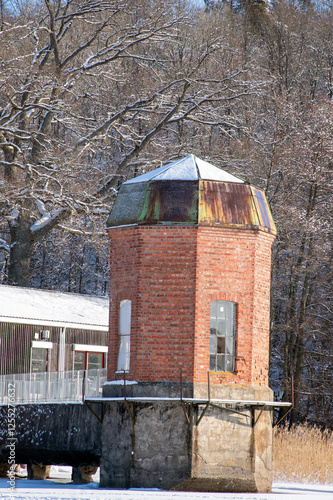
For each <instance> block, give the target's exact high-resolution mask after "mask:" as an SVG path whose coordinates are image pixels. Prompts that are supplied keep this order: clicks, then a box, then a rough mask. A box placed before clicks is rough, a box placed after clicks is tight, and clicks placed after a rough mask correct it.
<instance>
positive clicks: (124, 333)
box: [117, 300, 132, 371]
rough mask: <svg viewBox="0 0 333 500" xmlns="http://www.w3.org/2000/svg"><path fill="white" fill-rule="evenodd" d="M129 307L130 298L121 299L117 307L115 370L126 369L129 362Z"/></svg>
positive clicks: (130, 307)
mask: <svg viewBox="0 0 333 500" xmlns="http://www.w3.org/2000/svg"><path fill="white" fill-rule="evenodd" d="M131 309H132V302H131V301H130V300H122V301H121V302H120V308H119V346H118V364H117V371H123V370H125V371H128V370H129V363H130V341H131Z"/></svg>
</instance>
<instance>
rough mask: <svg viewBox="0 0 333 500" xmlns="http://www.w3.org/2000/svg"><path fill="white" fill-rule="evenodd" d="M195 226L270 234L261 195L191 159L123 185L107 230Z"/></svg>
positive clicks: (271, 227)
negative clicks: (234, 228)
mask: <svg viewBox="0 0 333 500" xmlns="http://www.w3.org/2000/svg"><path fill="white" fill-rule="evenodd" d="M151 224H199V225H209V226H212V225H213V226H227V227H243V228H248V229H262V230H265V231H268V232H272V233H274V234H275V233H276V230H275V225H274V222H273V219H272V216H271V213H270V210H269V206H268V203H267V200H266V198H265V194H264V193H263V191H262V190H260V189H258V188H256V187H254V186H250V185H249V184H247V183H245V182H244V181H242V180H241V179H238V178H237V177H235V176H233V175H231V174H229V173H228V172H225V171H223V170H221V169H219V168H217V167H215V166H214V165H212V164H210V163H207V162H206V161H203V160H201V159H200V158H197V157H196V156H195V155H193V154H191V155H188V156H186V157H185V158H182V159H180V160H177V161H175V162H172V163H168V164H167V165H164V166H162V167H160V168H157V169H155V170H152V171H151V172H147V173H145V174H143V175H140V176H138V177H135V178H134V179H131V180H129V181H127V182H124V183H123V184H122V186H121V188H120V190H119V193H118V196H117V198H116V201H115V203H114V206H113V208H112V210H111V213H110V215H109V218H108V220H107V228H112V227H119V226H127V225H151Z"/></svg>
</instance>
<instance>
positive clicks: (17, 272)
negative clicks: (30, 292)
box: [8, 216, 32, 287]
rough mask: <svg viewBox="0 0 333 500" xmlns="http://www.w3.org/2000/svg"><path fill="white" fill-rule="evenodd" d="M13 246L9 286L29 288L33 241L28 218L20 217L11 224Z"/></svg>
mask: <svg viewBox="0 0 333 500" xmlns="http://www.w3.org/2000/svg"><path fill="white" fill-rule="evenodd" d="M9 227H10V236H11V242H12V244H11V246H10V261H9V262H10V263H9V268H8V283H9V285H17V286H24V287H28V286H29V281H30V260H31V252H32V241H31V234H30V221H29V219H28V217H24V216H19V217H18V219H17V221H15V222H13V221H11V222H10V224H9Z"/></svg>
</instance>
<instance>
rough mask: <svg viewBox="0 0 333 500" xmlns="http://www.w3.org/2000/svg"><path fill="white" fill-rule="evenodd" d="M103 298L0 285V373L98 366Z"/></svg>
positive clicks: (103, 348) (105, 317) (103, 345)
mask: <svg viewBox="0 0 333 500" xmlns="http://www.w3.org/2000/svg"><path fill="white" fill-rule="evenodd" d="M108 322H109V302H108V297H94V296H88V295H78V294H72V293H60V292H53V291H46V290H36V289H31V288H20V287H16V286H7V285H1V286H0V375H6V374H10V373H29V372H31V373H33V372H48V371H50V372H51V371H65V370H73V369H75V370H82V369H88V368H89V369H94V368H104V367H106V363H107V359H106V357H107V336H108Z"/></svg>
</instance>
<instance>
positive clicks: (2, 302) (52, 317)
mask: <svg viewBox="0 0 333 500" xmlns="http://www.w3.org/2000/svg"><path fill="white" fill-rule="evenodd" d="M0 322H8V323H23V324H30V325H42V326H59V327H65V326H66V327H68V328H80V329H85V330H100V331H107V330H108V322H109V300H108V298H107V297H93V296H89V295H79V294H74V293H61V292H53V291H47V290H36V289H33V288H20V287H17V286H8V285H0Z"/></svg>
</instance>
